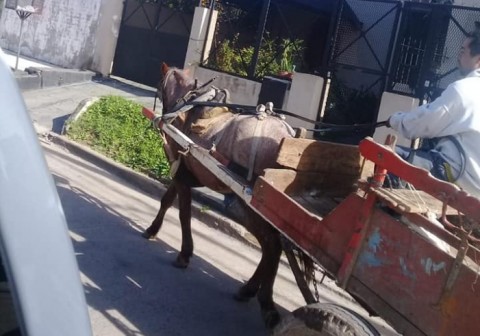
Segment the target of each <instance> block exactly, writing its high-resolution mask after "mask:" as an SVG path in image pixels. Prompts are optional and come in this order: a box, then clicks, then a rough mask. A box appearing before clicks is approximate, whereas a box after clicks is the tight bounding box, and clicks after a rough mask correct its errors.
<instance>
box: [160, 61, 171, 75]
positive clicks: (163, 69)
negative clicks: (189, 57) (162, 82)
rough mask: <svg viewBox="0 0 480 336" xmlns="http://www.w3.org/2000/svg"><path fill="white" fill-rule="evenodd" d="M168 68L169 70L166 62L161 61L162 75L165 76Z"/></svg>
mask: <svg viewBox="0 0 480 336" xmlns="http://www.w3.org/2000/svg"><path fill="white" fill-rule="evenodd" d="M168 70H170V68H169V67H168V65H167V63H165V62H163V63H162V76H164V77H165V75H166V74H167V72H168Z"/></svg>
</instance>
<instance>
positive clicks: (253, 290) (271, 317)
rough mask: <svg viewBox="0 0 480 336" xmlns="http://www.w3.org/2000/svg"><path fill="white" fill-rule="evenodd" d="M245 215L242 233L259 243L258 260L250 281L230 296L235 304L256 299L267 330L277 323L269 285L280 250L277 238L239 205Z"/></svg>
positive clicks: (256, 216) (270, 228)
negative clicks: (249, 234) (244, 228)
mask: <svg viewBox="0 0 480 336" xmlns="http://www.w3.org/2000/svg"><path fill="white" fill-rule="evenodd" d="M238 205H241V207H242V208H243V209H242V210H243V211H244V213H245V214H246V216H245V217H246V218H247V220H246V222H245V223H244V225H245V227H246V229H247V230H248V231H250V233H252V234H253V235H254V236H255V238H256V239H257V240H258V242H259V243H260V246H261V249H262V257H261V259H260V263H259V264H258V266H257V268H256V270H255V272H254V273H253V275H252V276H251V278H250V279H249V280H248V281H247V283H246V284H245V285H243V286H242V287H241V288H240V289H239V290H238V292H237V293H236V294H235V295H234V298H235V299H236V300H237V301H248V300H249V299H250V298H252V297H254V296H255V295H257V299H258V302H259V304H260V309H261V311H262V317H263V320H264V322H265V325H266V326H267V327H268V328H273V327H274V326H275V325H276V324H277V323H278V322H279V321H280V314H279V313H278V311H277V309H276V308H275V304H274V302H273V284H274V282H275V277H276V275H277V271H278V265H279V263H280V255H281V253H282V246H281V243H280V235H279V233H278V231H276V230H275V229H274V228H273V227H272V226H271V225H270V224H269V223H268V222H266V221H265V220H264V219H262V218H261V217H260V216H258V215H257V214H256V213H254V212H253V211H252V210H251V209H250V208H248V207H247V206H246V205H245V204H244V203H242V202H239V204H238Z"/></svg>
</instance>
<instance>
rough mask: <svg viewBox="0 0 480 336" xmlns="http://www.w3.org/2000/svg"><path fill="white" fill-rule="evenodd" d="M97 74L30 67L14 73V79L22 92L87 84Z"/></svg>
mask: <svg viewBox="0 0 480 336" xmlns="http://www.w3.org/2000/svg"><path fill="white" fill-rule="evenodd" d="M96 76H97V74H96V73H95V72H93V71H89V70H78V69H61V68H41V67H38V68H37V67H30V68H26V69H25V71H15V78H16V80H17V83H18V86H19V87H20V90H21V91H22V92H24V91H29V90H39V89H45V88H50V87H57V86H63V85H69V84H76V83H83V82H89V81H91V80H92V79H93V78H95V77H96Z"/></svg>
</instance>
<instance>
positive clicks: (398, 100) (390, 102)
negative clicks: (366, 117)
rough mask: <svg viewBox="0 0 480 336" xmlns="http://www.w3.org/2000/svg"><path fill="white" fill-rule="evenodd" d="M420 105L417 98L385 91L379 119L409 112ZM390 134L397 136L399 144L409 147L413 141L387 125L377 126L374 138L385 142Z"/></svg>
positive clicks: (379, 141)
mask: <svg viewBox="0 0 480 336" xmlns="http://www.w3.org/2000/svg"><path fill="white" fill-rule="evenodd" d="M418 105H419V100H418V99H417V98H412V97H407V96H402V95H399V94H395V93H390V92H384V93H383V95H382V100H381V102H380V109H379V111H378V118H377V120H378V121H383V120H387V119H388V118H390V116H391V115H392V114H393V113H395V112H399V111H402V112H409V111H411V110H412V109H413V108H415V107H417V106H418ZM388 134H393V135H396V136H397V144H398V145H402V146H407V147H409V146H410V144H411V141H410V140H409V139H405V138H403V137H401V136H400V135H399V134H398V133H397V132H395V131H394V130H392V129H391V128H387V127H380V128H377V129H376V131H375V133H374V134H373V139H374V140H375V141H377V142H378V143H381V144H383V143H385V139H386V138H387V135H388Z"/></svg>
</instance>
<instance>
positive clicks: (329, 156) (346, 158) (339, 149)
mask: <svg viewBox="0 0 480 336" xmlns="http://www.w3.org/2000/svg"><path fill="white" fill-rule="evenodd" d="M277 163H278V164H280V165H281V166H283V167H285V168H291V169H294V170H297V171H303V172H335V173H337V174H345V175H353V176H356V177H360V176H361V175H362V171H367V170H368V171H373V166H372V165H371V164H370V163H367V164H366V165H365V160H364V158H363V157H362V156H361V155H360V152H359V149H358V146H352V145H344V144H336V143H331V142H324V141H317V140H310V139H295V138H291V139H287V138H285V139H283V140H282V143H281V145H280V150H279V153H278V158H277ZM367 166H368V169H367Z"/></svg>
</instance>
